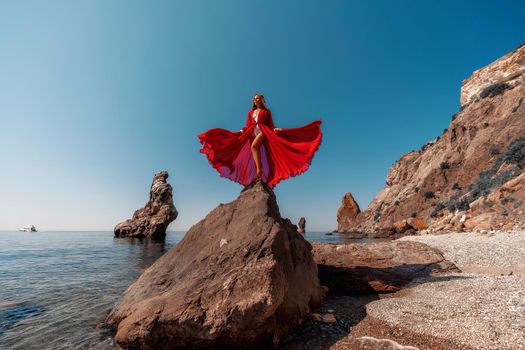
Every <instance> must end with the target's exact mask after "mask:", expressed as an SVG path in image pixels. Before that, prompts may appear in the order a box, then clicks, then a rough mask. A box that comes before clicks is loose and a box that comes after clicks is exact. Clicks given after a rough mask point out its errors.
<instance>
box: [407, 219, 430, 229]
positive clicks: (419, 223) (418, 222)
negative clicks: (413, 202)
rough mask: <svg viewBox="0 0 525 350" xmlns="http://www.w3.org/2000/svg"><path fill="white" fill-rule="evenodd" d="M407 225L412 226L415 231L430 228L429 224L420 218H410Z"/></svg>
mask: <svg viewBox="0 0 525 350" xmlns="http://www.w3.org/2000/svg"><path fill="white" fill-rule="evenodd" d="M407 224H408V225H410V226H411V227H412V228H413V229H414V230H418V231H419V230H424V229H427V228H428V224H427V222H426V221H425V220H423V219H419V218H408V219H407Z"/></svg>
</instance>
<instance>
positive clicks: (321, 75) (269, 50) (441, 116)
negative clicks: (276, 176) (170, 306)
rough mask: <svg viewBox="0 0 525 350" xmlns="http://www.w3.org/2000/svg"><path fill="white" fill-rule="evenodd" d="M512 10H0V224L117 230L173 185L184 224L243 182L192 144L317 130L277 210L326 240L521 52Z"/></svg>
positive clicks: (516, 6)
mask: <svg viewBox="0 0 525 350" xmlns="http://www.w3.org/2000/svg"><path fill="white" fill-rule="evenodd" d="M524 13H525V2H523V1H502V2H494V1H359V2H358V1H335V0H334V1H245V0H238V1H116V0H112V1H105V0H104V1H69V0H68V1H1V2H0V50H1V51H0V171H1V173H0V174H1V175H0V176H1V177H0V179H1V181H0V198H1V202H0V229H16V228H18V227H20V226H23V225H26V224H34V225H36V226H37V227H38V228H41V229H44V230H52V229H60V230H69V229H71V230H112V228H113V226H114V225H115V224H116V223H117V222H119V221H121V220H123V219H125V218H128V217H130V216H131V215H132V213H133V211H134V210H135V209H137V208H139V207H141V206H143V205H144V204H145V202H146V200H147V198H148V191H149V186H150V182H151V179H152V176H153V174H154V173H155V172H156V171H159V170H162V169H165V170H168V171H169V173H170V182H171V184H172V185H173V188H174V198H175V205H176V207H177V209H178V210H179V212H180V214H179V218H178V219H177V220H176V221H175V222H174V223H172V225H171V226H170V229H171V230H185V229H187V228H189V227H190V226H191V225H193V224H195V223H196V222H197V221H198V220H200V219H201V218H203V217H204V215H205V214H206V213H208V212H209V211H210V210H211V209H212V208H214V207H215V206H217V205H218V204H219V203H221V202H229V201H231V200H233V199H235V198H236V196H237V195H238V194H239V192H240V190H241V186H240V185H237V184H235V183H233V182H230V181H229V180H226V179H223V178H220V177H219V176H218V174H217V173H216V172H215V170H214V169H212V168H211V167H210V166H209V164H208V162H207V160H206V158H205V157H204V155H202V154H200V153H199V148H200V144H199V142H198V139H197V134H199V133H201V132H203V131H205V130H207V129H210V128H213V127H222V128H226V129H231V130H236V129H239V128H240V127H242V126H243V124H244V122H245V118H246V113H247V111H248V109H249V107H250V102H251V98H252V95H253V94H254V93H255V92H261V93H263V94H264V95H265V97H266V100H267V103H268V107H269V108H270V109H271V110H272V114H273V117H274V121H275V123H276V124H277V126H280V127H294V126H299V125H303V124H306V123H308V122H310V121H312V120H314V119H318V118H321V119H322V120H323V125H322V130H323V133H324V138H323V143H322V145H321V148H320V149H319V151H318V153H317V154H316V156H315V158H314V160H313V162H312V166H311V168H310V169H309V170H308V172H306V173H305V174H303V175H302V176H299V177H296V178H291V179H288V180H286V181H283V182H281V183H280V184H279V185H278V186H277V188H276V194H277V198H278V201H279V205H280V209H281V213H282V214H283V216H286V217H289V218H291V219H292V221H294V222H297V220H298V219H299V217H301V216H305V217H306V218H307V228H308V229H309V230H315V231H323V230H332V229H334V228H335V227H336V212H337V208H338V207H339V205H340V202H341V199H342V196H343V195H344V193H345V192H347V191H350V192H352V193H353V194H354V196H355V198H356V200H357V201H358V203H359V204H360V206H361V207H362V208H363V209H364V208H366V206H367V205H368V203H369V202H370V201H371V200H372V198H373V197H374V196H375V194H376V193H377V192H378V191H379V190H381V188H382V187H383V186H384V184H385V178H386V174H387V172H388V170H389V168H390V166H391V165H392V164H393V163H394V162H395V161H396V159H398V158H399V157H400V156H401V155H402V154H403V153H405V152H407V151H410V150H411V149H418V148H419V147H420V146H421V145H422V144H424V143H425V142H427V141H429V140H431V139H434V138H435V137H436V136H438V135H440V134H441V133H442V131H443V129H444V128H446V127H447V126H448V125H449V123H450V117H451V116H452V115H453V114H454V113H455V112H456V110H457V109H458V107H459V93H460V87H461V81H462V80H463V79H465V78H467V77H469V76H470V74H471V73H472V72H473V71H474V70H476V69H478V68H481V67H482V66H485V65H487V64H489V63H490V62H492V61H493V60H495V59H497V58H498V57H500V56H502V55H504V54H505V53H507V52H508V51H510V50H512V49H514V48H515V47H516V46H518V45H519V44H521V43H522V42H523V41H525V22H524V21H523V14H524Z"/></svg>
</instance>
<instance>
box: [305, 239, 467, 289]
mask: <svg viewBox="0 0 525 350" xmlns="http://www.w3.org/2000/svg"><path fill="white" fill-rule="evenodd" d="M313 247H314V250H313V254H314V259H315V262H316V263H317V265H318V269H319V278H320V280H321V283H322V284H323V285H326V286H328V288H329V290H330V294H331V295H352V294H368V293H391V292H396V291H398V290H399V289H401V288H402V287H403V286H404V285H406V284H407V283H409V282H410V281H412V280H413V279H414V278H416V277H423V276H428V275H431V274H435V273H442V272H450V271H459V270H458V269H457V267H456V266H455V265H454V264H453V263H451V262H449V261H447V260H445V258H444V257H443V255H442V254H441V252H440V251H439V250H437V249H435V248H432V247H430V246H428V245H426V244H423V243H419V242H411V241H391V242H379V243H368V244H360V243H346V244H325V243H313Z"/></svg>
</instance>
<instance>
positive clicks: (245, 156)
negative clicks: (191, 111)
mask: <svg viewBox="0 0 525 350" xmlns="http://www.w3.org/2000/svg"><path fill="white" fill-rule="evenodd" d="M253 113H254V111H250V112H248V118H247V119H246V125H245V126H244V128H242V130H243V132H242V133H238V132H231V131H228V130H225V129H221V128H214V129H210V130H208V131H206V132H204V133H202V134H200V135H198V137H199V140H200V142H201V144H202V148H201V150H200V152H201V153H204V154H205V155H206V157H207V158H208V161H209V162H210V164H211V166H212V167H214V168H215V169H216V170H217V171H218V172H219V174H220V176H222V177H225V178H228V179H230V180H232V181H235V182H237V183H240V184H241V185H244V186H246V185H248V184H250V183H251V182H252V181H253V180H254V178H255V176H256V174H257V171H256V166H255V160H254V159H253V156H252V151H251V147H250V146H251V144H252V142H253V140H254V139H255V135H254V129H255V127H256V126H257V125H258V126H259V129H260V131H261V132H262V133H263V134H264V141H263V143H262V144H261V146H260V154H261V164H262V168H263V177H262V179H263V181H264V182H266V183H267V184H268V185H269V186H270V188H274V187H275V185H277V184H278V183H279V182H280V181H281V180H285V179H287V178H289V177H290V176H297V175H300V174H302V173H303V172H305V171H306V170H307V169H308V167H309V166H310V163H311V162H312V158H313V156H314V154H315V152H316V151H317V149H318V148H319V146H320V144H321V140H322V136H323V135H322V133H321V120H316V121H313V122H311V123H309V124H306V125H303V126H300V127H297V128H288V129H282V130H280V131H274V130H273V129H274V128H275V125H274V124H273V120H272V113H271V112H270V110H268V109H262V110H259V112H258V117H257V122H256V121H255V120H254V118H253Z"/></svg>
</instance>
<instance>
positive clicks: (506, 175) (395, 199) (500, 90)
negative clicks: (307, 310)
mask: <svg viewBox="0 0 525 350" xmlns="http://www.w3.org/2000/svg"><path fill="white" fill-rule="evenodd" d="M461 101H462V106H461V108H460V110H459V111H458V113H456V114H455V115H454V116H452V122H451V123H450V126H449V127H448V128H447V129H445V130H444V131H443V133H442V135H440V136H438V137H437V138H436V139H434V140H432V141H430V142H428V143H426V144H425V145H423V146H422V147H421V149H419V150H417V151H411V152H408V153H406V154H404V155H403V156H402V157H401V158H400V159H399V160H398V161H396V162H395V164H394V165H393V166H392V168H391V169H390V172H389V173H388V176H387V179H386V186H385V187H384V188H383V189H382V190H381V191H380V192H379V193H378V194H377V195H376V197H375V198H374V199H373V200H372V202H371V203H370V204H369V206H368V208H367V209H366V210H365V211H363V212H362V213H359V214H357V216H355V214H354V213H351V214H349V215H342V216H341V215H340V211H338V221H339V226H338V231H340V232H342V231H359V232H365V233H368V234H373V233H375V232H377V231H378V230H390V232H393V231H395V230H396V225H394V224H395V223H398V224H401V223H400V221H402V220H408V218H411V217H416V216H417V218H419V219H422V220H423V221H424V222H425V224H424V225H423V226H428V230H429V231H437V230H445V231H446V230H454V231H461V230H467V231H469V230H478V229H481V228H483V229H497V228H501V227H506V228H514V227H517V225H519V226H520V227H521V226H522V225H523V224H524V222H523V217H524V215H525V212H524V209H523V207H524V204H525V183H524V182H525V181H524V178H523V176H524V175H523V174H524V168H525V161H524V156H525V123H524V122H523V121H524V120H525V45H522V46H520V47H519V48H517V49H516V50H514V51H512V52H510V53H509V54H507V55H505V56H504V57H502V58H501V59H500V60H497V61H495V62H494V63H492V64H490V65H489V66H487V67H484V68H482V69H480V70H478V71H476V72H474V74H473V75H472V77H471V78H469V79H466V80H465V81H464V82H463V87H462V90H461ZM481 215H483V217H480V218H477V219H476V217H478V216H481ZM342 223H348V224H342ZM477 223H480V225H478V224H477Z"/></svg>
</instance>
